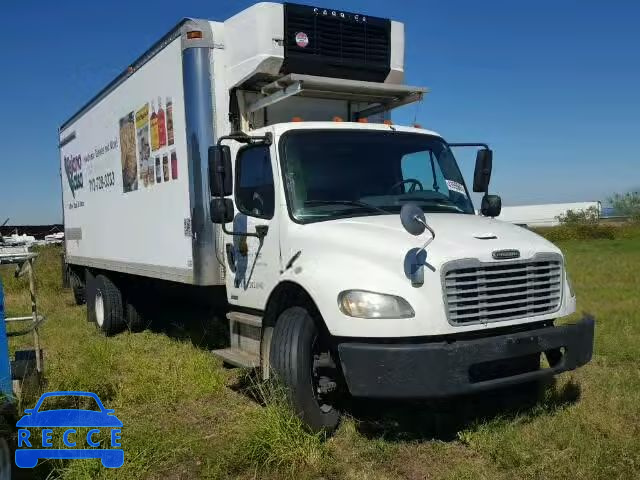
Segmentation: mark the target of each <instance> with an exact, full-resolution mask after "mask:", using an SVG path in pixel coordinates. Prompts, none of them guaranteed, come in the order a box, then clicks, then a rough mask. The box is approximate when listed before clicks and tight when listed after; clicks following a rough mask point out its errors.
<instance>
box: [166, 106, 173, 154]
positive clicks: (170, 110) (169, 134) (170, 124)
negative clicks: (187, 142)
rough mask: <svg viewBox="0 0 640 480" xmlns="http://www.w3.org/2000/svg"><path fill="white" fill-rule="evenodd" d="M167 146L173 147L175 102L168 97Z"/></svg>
mask: <svg viewBox="0 0 640 480" xmlns="http://www.w3.org/2000/svg"><path fill="white" fill-rule="evenodd" d="M167 145H173V101H172V100H171V97H167Z"/></svg>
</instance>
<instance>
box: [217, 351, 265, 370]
mask: <svg viewBox="0 0 640 480" xmlns="http://www.w3.org/2000/svg"><path fill="white" fill-rule="evenodd" d="M211 353H213V354H214V355H215V356H216V357H219V358H221V359H222V361H224V362H225V363H228V364H229V365H233V366H234V367H244V368H257V367H259V366H260V355H255V354H253V353H249V352H245V351H244V350H239V349H237V348H233V347H231V348H221V349H220V350H213V351H212V352H211Z"/></svg>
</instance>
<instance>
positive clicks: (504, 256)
mask: <svg viewBox="0 0 640 480" xmlns="http://www.w3.org/2000/svg"><path fill="white" fill-rule="evenodd" d="M491 256H492V257H493V258H495V259H496V260H508V259H511V258H520V250H494V251H493V252H491Z"/></svg>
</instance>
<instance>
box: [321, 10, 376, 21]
mask: <svg viewBox="0 0 640 480" xmlns="http://www.w3.org/2000/svg"><path fill="white" fill-rule="evenodd" d="M313 13H315V14H316V15H322V16H323V17H334V18H340V19H342V20H352V21H354V22H363V23H366V21H367V17H366V16H365V15H358V14H357V13H348V12H340V11H337V10H327V9H326V8H317V7H315V8H314V9H313Z"/></svg>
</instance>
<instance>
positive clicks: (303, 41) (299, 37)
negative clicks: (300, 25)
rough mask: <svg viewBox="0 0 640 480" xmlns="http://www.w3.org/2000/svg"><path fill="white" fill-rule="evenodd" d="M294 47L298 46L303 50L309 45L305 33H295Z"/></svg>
mask: <svg viewBox="0 0 640 480" xmlns="http://www.w3.org/2000/svg"><path fill="white" fill-rule="evenodd" d="M296 45H298V46H299V47H301V48H305V47H306V46H307V45H309V37H308V36H307V34H306V33H304V32H298V33H296Z"/></svg>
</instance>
